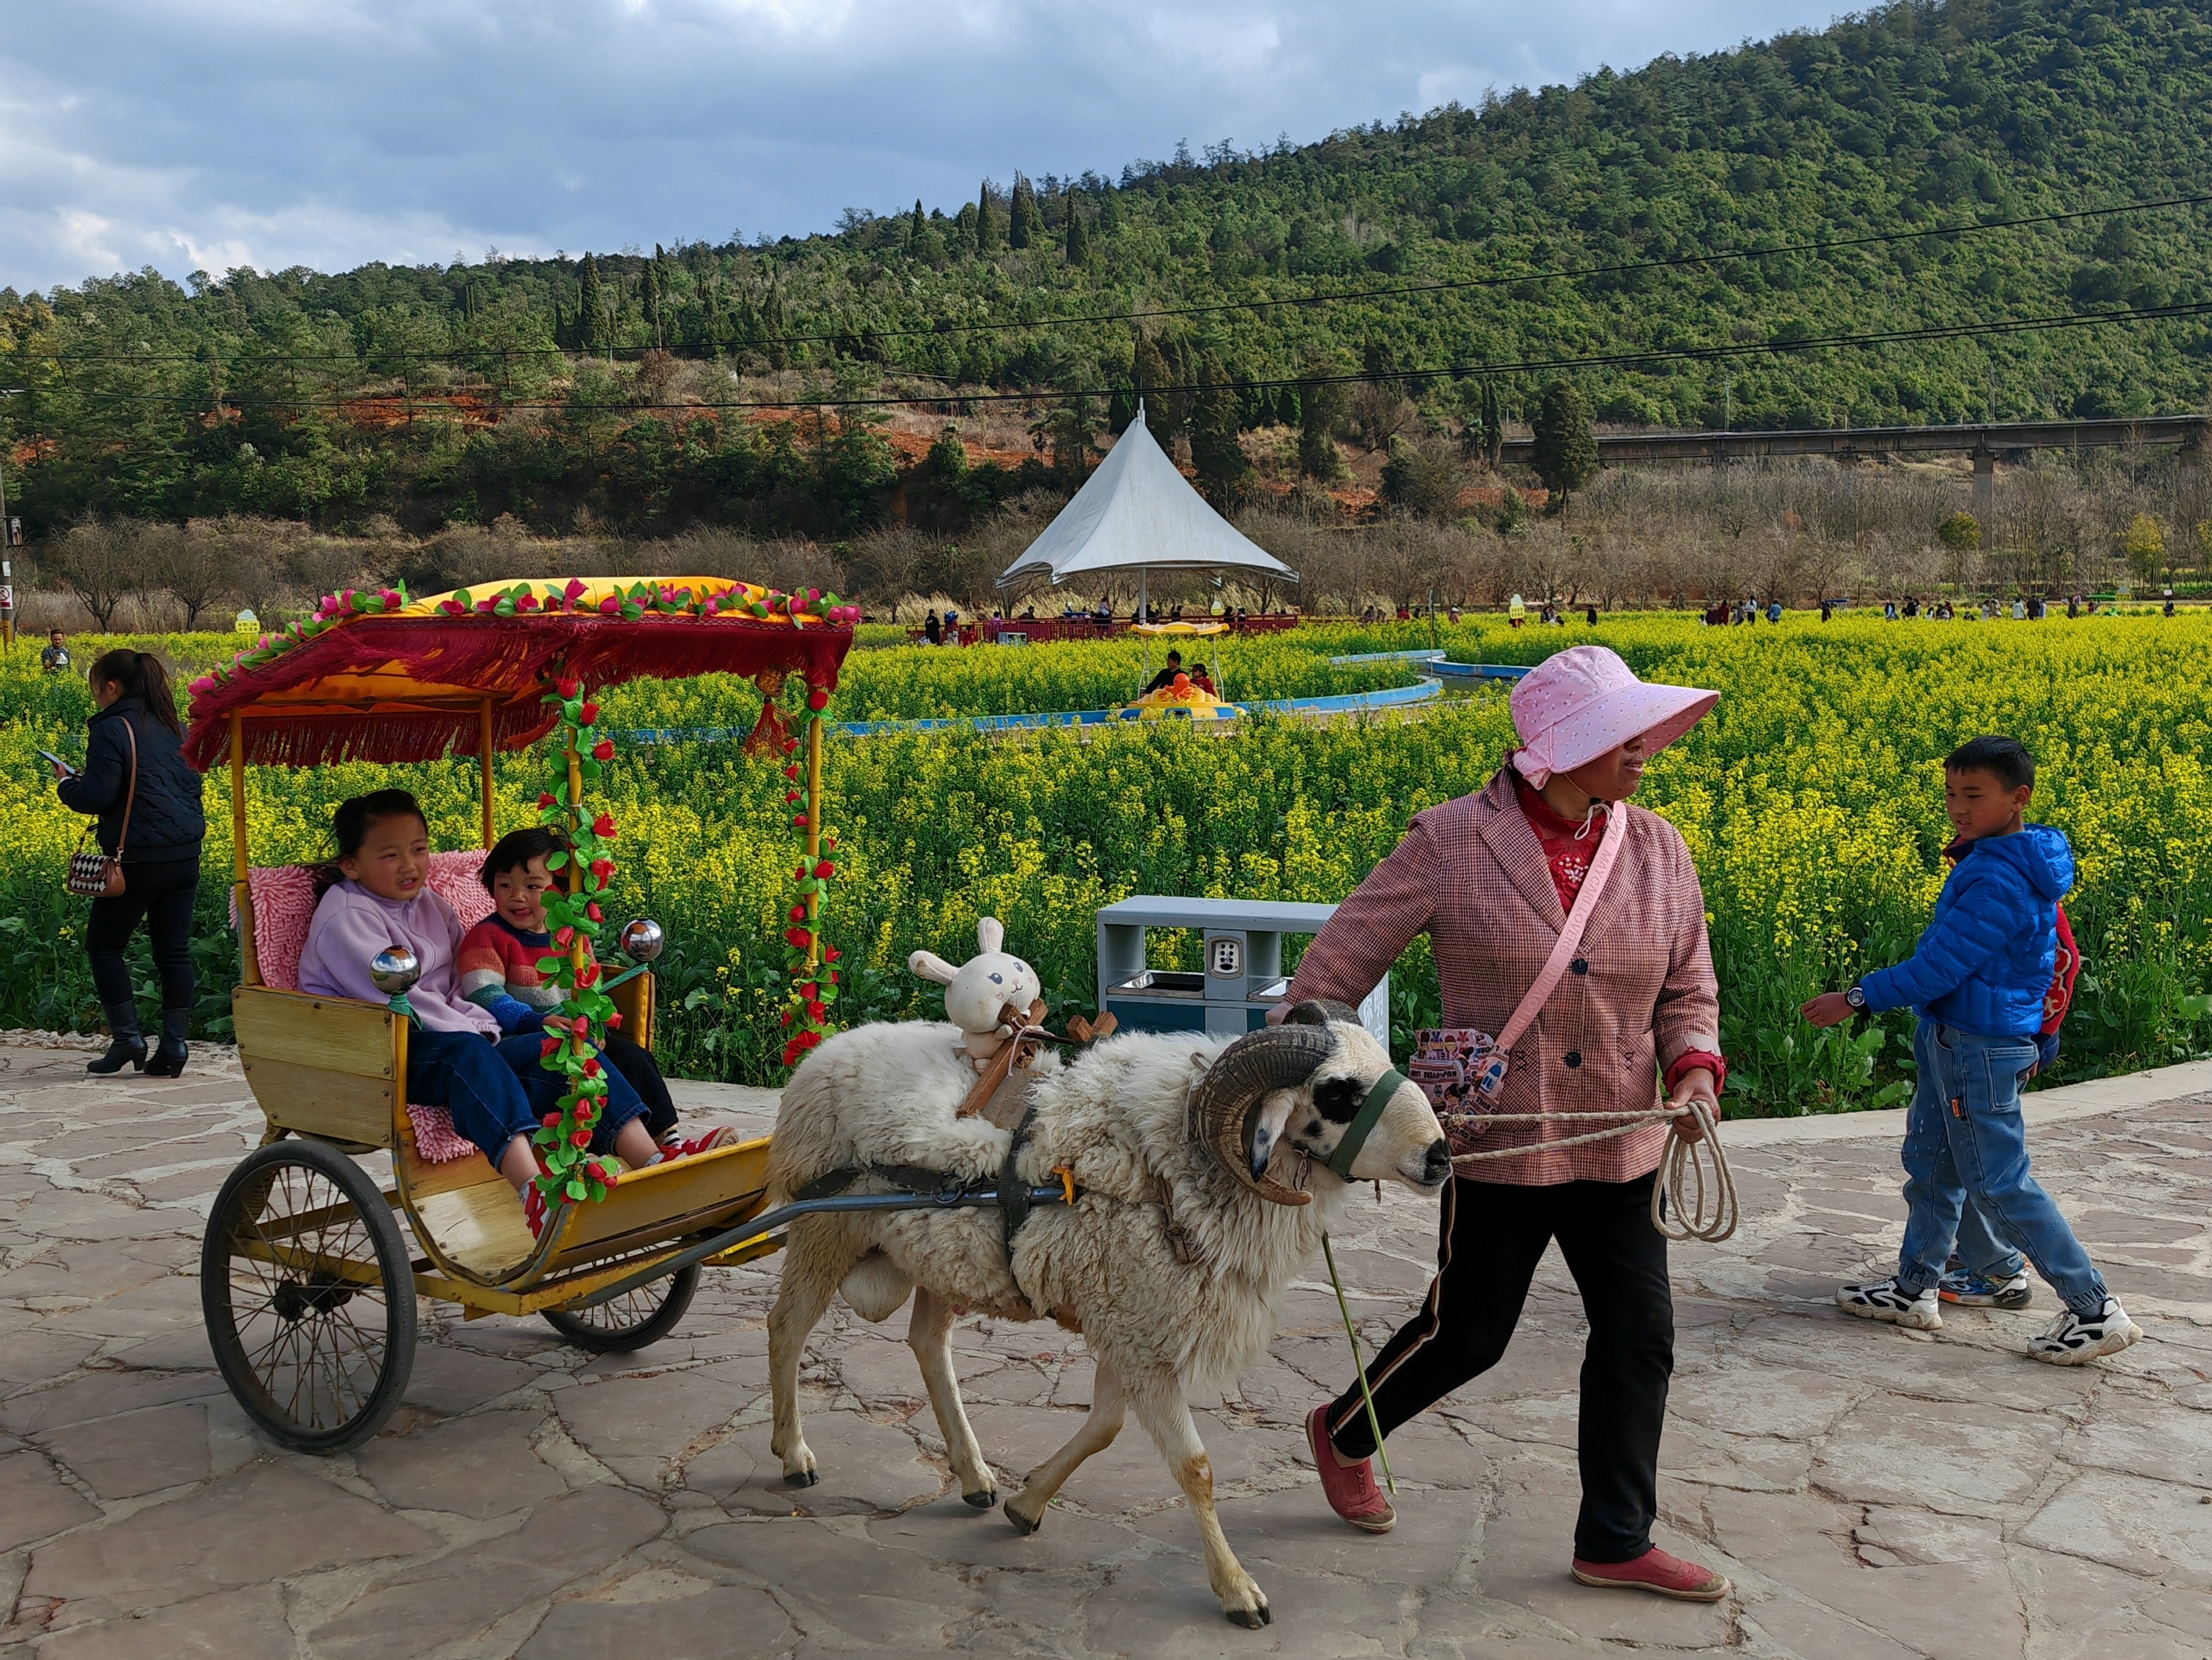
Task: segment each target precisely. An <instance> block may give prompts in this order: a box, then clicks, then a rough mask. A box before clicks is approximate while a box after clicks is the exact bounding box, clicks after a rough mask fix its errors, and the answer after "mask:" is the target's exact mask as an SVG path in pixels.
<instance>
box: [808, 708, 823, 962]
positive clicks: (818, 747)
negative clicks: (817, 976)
mask: <svg viewBox="0 0 2212 1660" xmlns="http://www.w3.org/2000/svg"><path fill="white" fill-rule="evenodd" d="M821 860H822V717H821V715H820V714H819V713H818V712H817V714H816V716H815V717H814V718H813V719H812V720H810V721H808V722H807V723H806V866H807V869H810V870H811V869H813V868H814V867H815V866H816V865H817V864H818V863H821ZM806 938H807V946H806V966H807V968H808V969H809V970H810V971H811V970H813V969H816V968H819V967H820V966H822V889H821V888H820V887H819V886H818V885H817V887H816V888H815V889H814V891H813V892H812V893H811V894H808V895H807V896H806Z"/></svg>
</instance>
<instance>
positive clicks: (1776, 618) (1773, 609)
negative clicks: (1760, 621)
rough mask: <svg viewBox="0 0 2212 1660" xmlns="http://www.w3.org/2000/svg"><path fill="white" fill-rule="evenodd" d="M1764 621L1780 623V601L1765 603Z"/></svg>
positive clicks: (1771, 600)
mask: <svg viewBox="0 0 2212 1660" xmlns="http://www.w3.org/2000/svg"><path fill="white" fill-rule="evenodd" d="M1766 620H1767V621H1769V622H1772V623H1779V622H1780V621H1782V602H1781V601H1780V600H1778V599H1770V600H1768V601H1767V602H1766Z"/></svg>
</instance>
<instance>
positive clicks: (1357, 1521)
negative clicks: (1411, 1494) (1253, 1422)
mask: <svg viewBox="0 0 2212 1660" xmlns="http://www.w3.org/2000/svg"><path fill="white" fill-rule="evenodd" d="M1306 1446H1307V1448H1308V1449H1309V1450H1310V1451H1311V1452H1312V1453H1313V1457H1314V1468H1315V1469H1318V1470H1319V1471H1320V1472H1321V1490H1322V1495H1323V1496H1324V1497H1325V1498H1327V1499H1328V1507H1329V1508H1330V1509H1331V1510H1333V1511H1334V1512H1336V1513H1337V1514H1338V1515H1339V1516H1341V1517H1342V1518H1344V1519H1345V1520H1346V1521H1347V1522H1349V1523H1351V1524H1352V1526H1354V1527H1356V1528H1358V1530H1360V1531H1361V1532H1362V1533H1388V1532H1389V1531H1390V1530H1391V1529H1392V1528H1394V1527H1395V1526H1397V1525H1398V1512H1395V1510H1392V1509H1391V1508H1390V1501H1389V1499H1386V1498H1384V1497H1383V1489H1382V1488H1380V1487H1376V1485H1375V1469H1374V1461H1373V1460H1372V1459H1369V1458H1362V1459H1360V1460H1359V1461H1358V1463H1354V1462H1353V1461H1352V1460H1351V1459H1349V1458H1346V1457H1345V1456H1344V1455H1343V1454H1342V1453H1340V1452H1339V1451H1337V1450H1336V1448H1335V1447H1334V1445H1331V1443H1330V1441H1329V1439H1328V1406H1327V1405H1326V1404H1324V1405H1322V1406H1317V1407H1316V1408H1315V1409H1313V1410H1312V1411H1311V1412H1310V1413H1308V1414H1307V1415H1306Z"/></svg>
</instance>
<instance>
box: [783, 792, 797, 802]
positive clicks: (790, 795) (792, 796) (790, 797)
mask: <svg viewBox="0 0 2212 1660" xmlns="http://www.w3.org/2000/svg"><path fill="white" fill-rule="evenodd" d="M783 798H784V799H785V800H786V801H797V800H798V799H799V791H796V790H787V791H784V792H783Z"/></svg>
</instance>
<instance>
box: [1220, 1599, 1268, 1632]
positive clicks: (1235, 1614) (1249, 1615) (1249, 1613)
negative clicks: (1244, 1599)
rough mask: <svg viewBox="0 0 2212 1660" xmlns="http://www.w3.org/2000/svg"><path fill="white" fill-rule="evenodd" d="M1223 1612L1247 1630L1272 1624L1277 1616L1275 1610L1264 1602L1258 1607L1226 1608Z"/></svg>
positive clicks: (1255, 1629) (1254, 1629)
mask: <svg viewBox="0 0 2212 1660" xmlns="http://www.w3.org/2000/svg"><path fill="white" fill-rule="evenodd" d="M1222 1612H1223V1613H1225V1614H1226V1615H1228V1616H1229V1617H1230V1619H1231V1620H1232V1621H1235V1622H1236V1623H1237V1624H1238V1625H1240V1626H1242V1627H1244V1629H1245V1630H1247V1631H1257V1630H1259V1629H1260V1627H1262V1626H1266V1625H1272V1624H1273V1622H1274V1618H1275V1616H1274V1614H1273V1610H1271V1609H1269V1608H1268V1607H1267V1603H1266V1602H1261V1604H1260V1605H1259V1606H1258V1607H1257V1608H1250V1609H1223V1610H1222Z"/></svg>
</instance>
